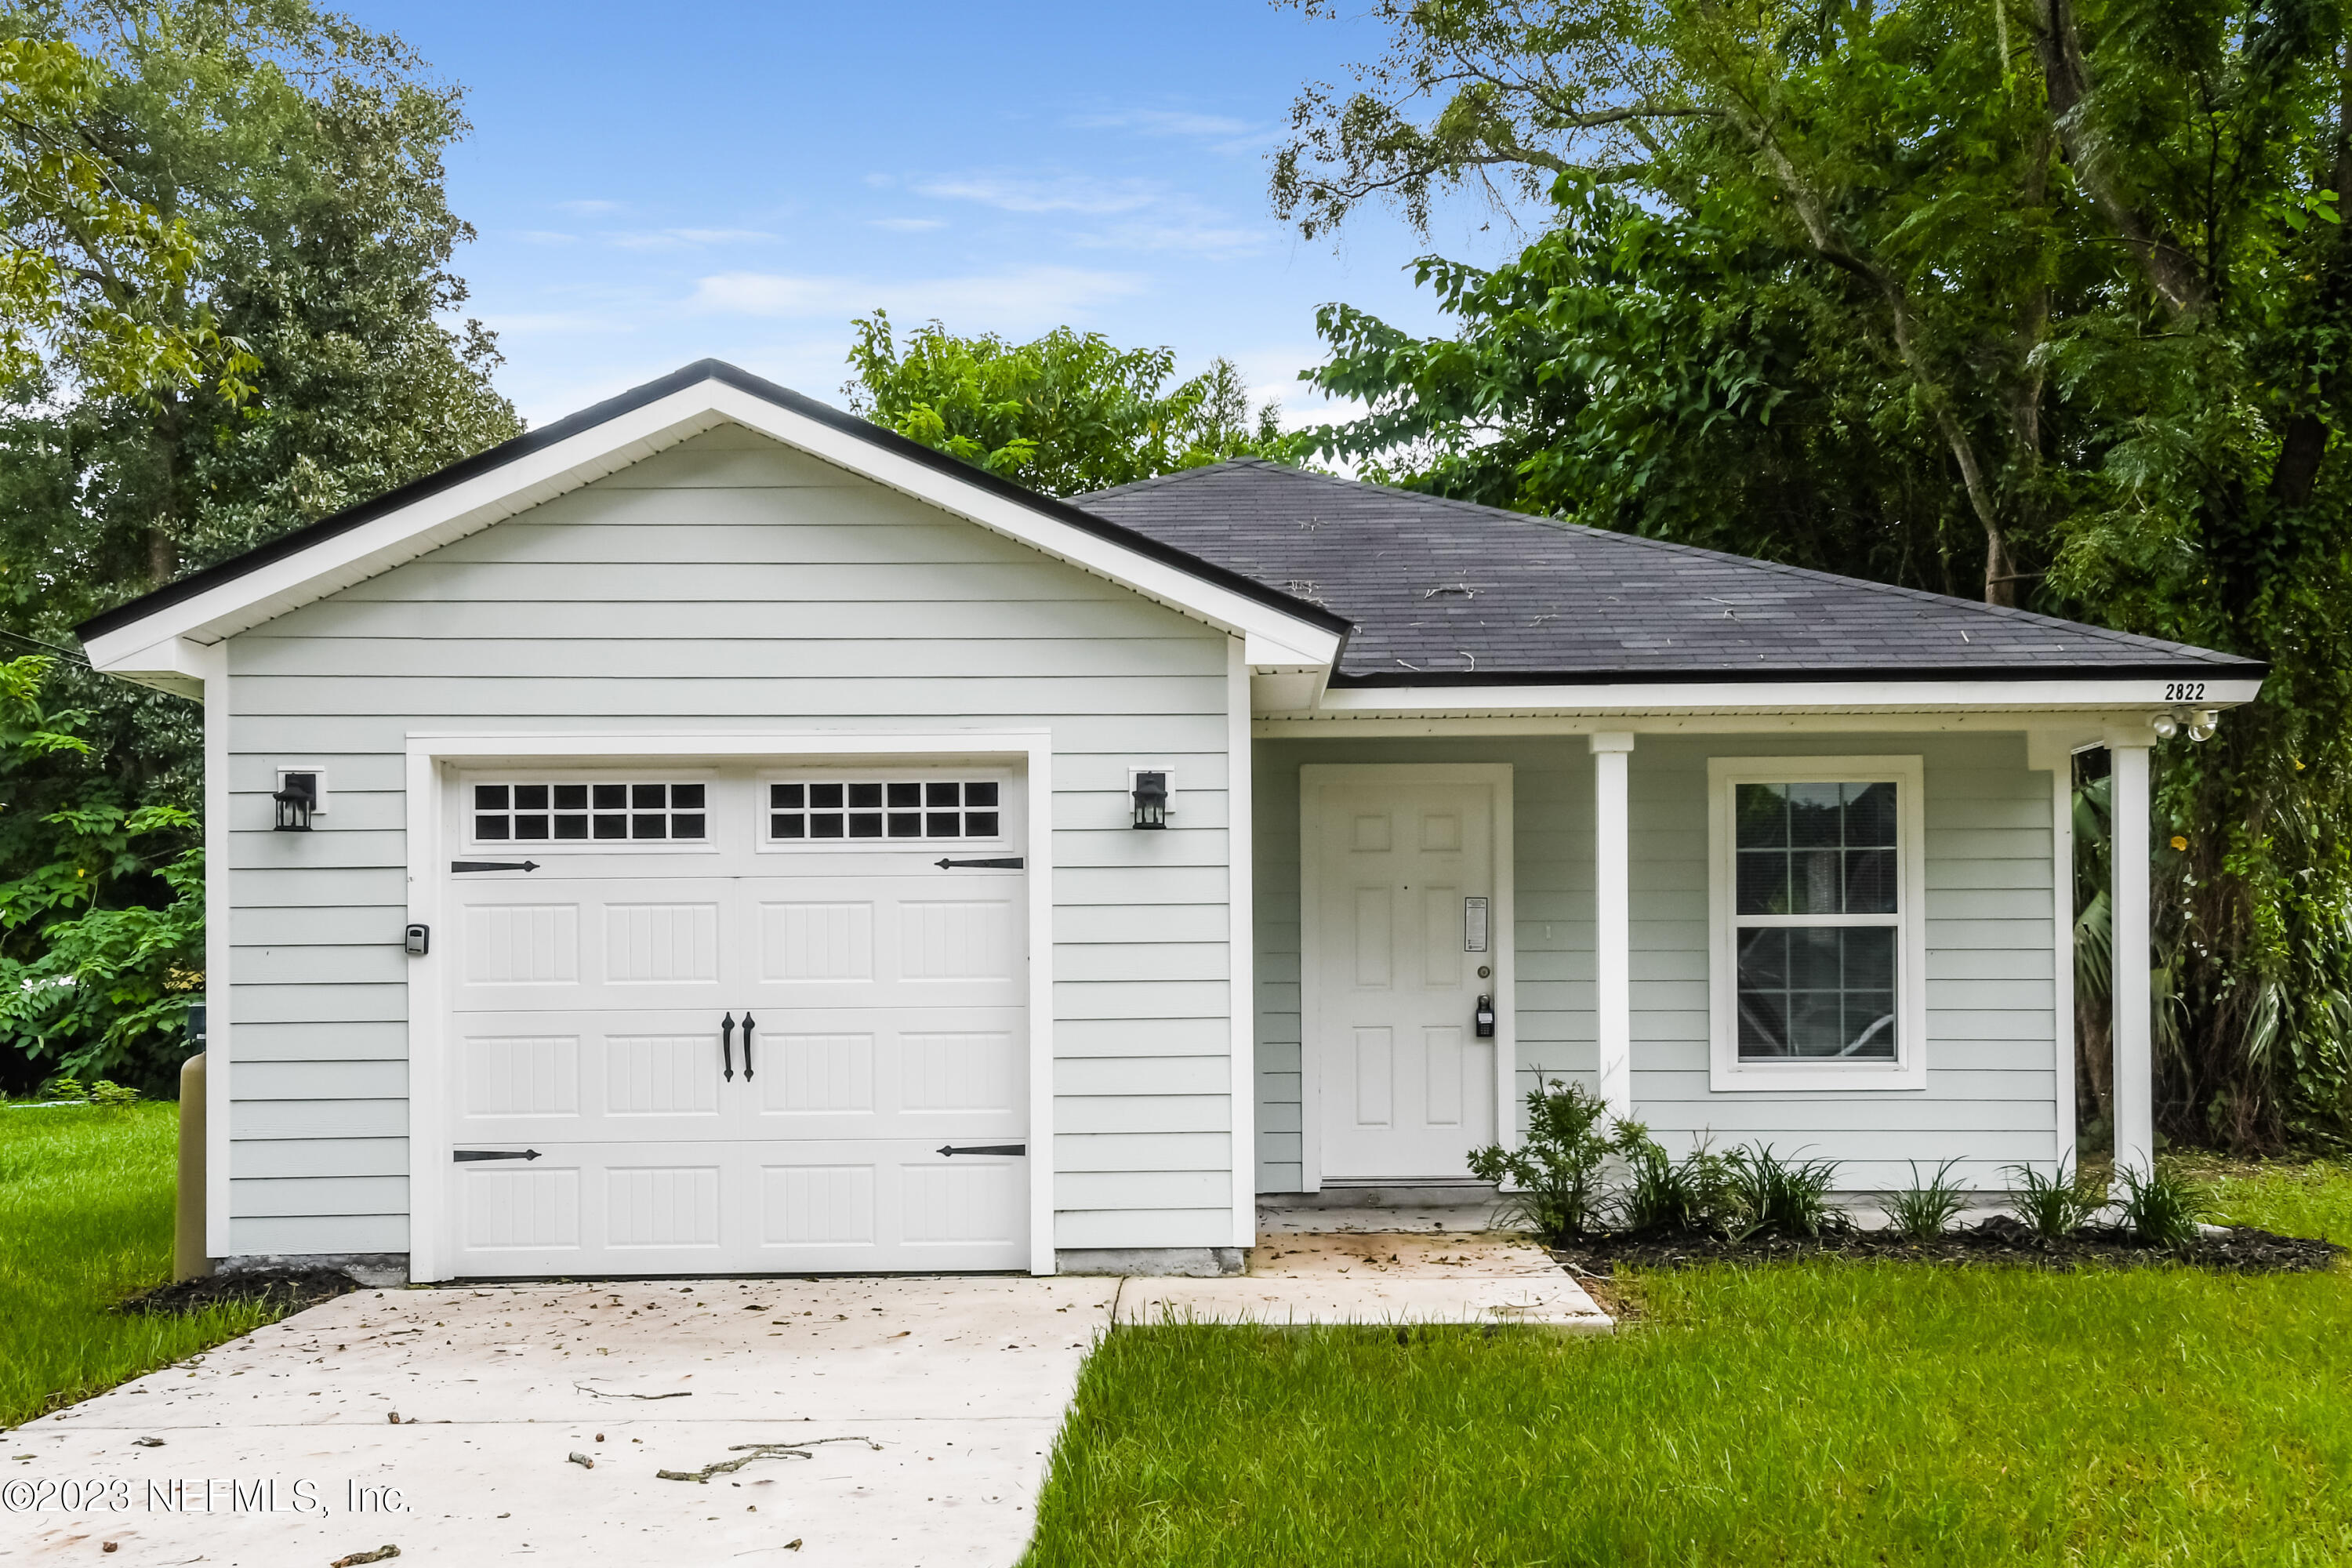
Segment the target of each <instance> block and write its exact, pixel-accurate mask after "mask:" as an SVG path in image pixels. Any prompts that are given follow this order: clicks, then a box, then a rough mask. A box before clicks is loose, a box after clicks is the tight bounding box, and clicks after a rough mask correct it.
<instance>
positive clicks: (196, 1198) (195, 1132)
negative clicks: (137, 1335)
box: [172, 1051, 213, 1280]
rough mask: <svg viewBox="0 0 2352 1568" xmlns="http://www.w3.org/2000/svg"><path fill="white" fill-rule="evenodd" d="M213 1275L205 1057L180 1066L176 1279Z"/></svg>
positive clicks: (198, 1056) (174, 1245)
mask: <svg viewBox="0 0 2352 1568" xmlns="http://www.w3.org/2000/svg"><path fill="white" fill-rule="evenodd" d="M212 1271H213V1260H212V1258H211V1256H210V1255H209V1254H208V1253H207V1252H206V1251H205V1053H204V1052H202V1051H198V1052H197V1053H196V1054H195V1055H194V1056H192V1057H190V1058H188V1059H187V1060H186V1061H185V1062H183V1063H182V1064H181V1065H180V1192H179V1209H178V1224H177V1226H175V1227H174V1229H173V1233H172V1278H173V1279H174V1280H180V1279H203V1278H204V1277H205V1276H206V1275H209V1274H210V1273H211V1272H212Z"/></svg>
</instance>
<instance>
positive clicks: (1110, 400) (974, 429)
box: [842, 310, 1295, 496]
mask: <svg viewBox="0 0 2352 1568" xmlns="http://www.w3.org/2000/svg"><path fill="white" fill-rule="evenodd" d="M854 325H855V327H856V333H857V341H856V342H855V343H854V344H853V345H852V346H851V348H850V352H849V363H850V366H851V368H852V369H853V370H854V371H855V372H856V376H855V378H854V379H853V380H851V381H850V382H849V383H848V384H846V385H845V386H844V387H843V388H842V391H843V394H844V395H845V396H846V397H847V398H848V400H849V405H850V407H851V408H852V409H853V410H855V411H856V413H858V414H860V415H862V416H865V417H866V418H867V419H870V420H872V421H874V423H876V424H877V425H880V426H883V427H884V428H886V429H889V430H895V431H897V432H898V434H899V435H901V436H904V437H908V439H909V440H914V441H919V442H921V443H922V444H923V445H924V446H926V447H935V448H937V449H938V450H940V451H943V452H948V453H951V454H952V455H954V456H955V457H958V458H962V459H963V460H964V461H965V462H967V463H970V464H971V465H972V466H973V467H975V468H984V469H986V470H987V471H988V472H990V473H992V474H1000V475H1003V477H1005V478H1007V479H1017V480H1019V481H1020V482H1021V483H1023V484H1024V485H1027V486H1028V487H1029V488H1030V489H1035V490H1042V491H1044V492H1045V494H1047V495H1053V496H1070V495H1079V494H1083V493H1085V492H1086V491H1088V490H1098V489H1109V488H1110V487H1111V486H1113V485H1123V484H1127V483H1129V482H1130V481H1132V480H1135V479H1150V478H1152V477H1153V476H1154V475H1158V474H1165V473H1170V472H1172V471H1174V470H1175V469H1178V468H1197V467H1199V466H1200V465H1202V464H1203V463H1216V462H1223V461H1224V460H1226V459H1228V458H1241V457H1275V458H1280V457H1284V456H1286V454H1287V453H1288V452H1289V451H1290V449H1291V447H1293V445H1295V442H1294V441H1293V440H1292V439H1291V438H1289V437H1285V436H1284V435H1283V434H1282V432H1281V430H1280V428H1279V426H1278V425H1277V422H1276V416H1277V415H1278V414H1279V412H1280V409H1279V406H1278V405H1276V404H1274V403H1268V404H1266V405H1265V406H1264V407H1262V408H1260V409H1259V410H1258V411H1257V415H1256V419H1255V426H1253V424H1252V421H1251V416H1250V408H1249V395H1248V392H1247V389H1246V388H1244V386H1243V385H1242V381H1241V373H1240V371H1239V370H1238V369H1236V368H1235V367H1234V363H1233V362H1232V361H1230V360H1223V359H1221V360H1218V361H1216V362H1215V363H1213V364H1212V365H1211V366H1210V367H1209V368H1208V369H1207V370H1206V371H1204V372H1202V374H1199V375H1196V376H1193V377H1192V378H1191V379H1189V380H1186V381H1181V382H1176V383H1175V384H1173V385H1171V384H1170V382H1171V378H1172V377H1173V376H1174V375H1175V374H1176V354H1175V351H1174V350H1172V349H1167V348H1150V349H1122V348H1118V347H1116V346H1115V345H1113V344H1112V343H1111V342H1110V341H1109V340H1108V339H1107V338H1105V337H1104V336H1103V335H1102V334H1101V333H1099V332H1079V331H1074V330H1072V329H1071V328H1068V327H1056V328H1055V329H1054V330H1053V331H1050V332H1047V333H1046V334H1045V336H1043V337H1041V338H1038V339H1035V340H1034V341H1033V342H1025V343H1015V342H1010V341H1008V340H1006V339H1004V338H1001V337H996V336H993V335H982V336H980V337H958V336H956V335H955V334H953V333H951V332H950V331H948V330H947V329H946V328H945V327H944V326H942V325H941V324H940V323H939V322H937V321H932V322H929V323H928V324H926V325H924V326H921V327H918V328H917V329H915V331H912V332H909V333H908V335H907V338H906V341H905V342H904V344H903V345H902V344H901V343H900V342H898V338H897V337H896V335H895V334H894V332H893V331H892V330H891V326H890V318H889V316H888V315H887V314H886V313H885V312H883V311H880V310H877V311H875V312H874V314H873V315H872V316H870V317H867V318H864V319H862V320H860V321H856V323H854Z"/></svg>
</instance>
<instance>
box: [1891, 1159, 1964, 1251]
mask: <svg viewBox="0 0 2352 1568" xmlns="http://www.w3.org/2000/svg"><path fill="white" fill-rule="evenodd" d="M1958 1163H1959V1161H1958V1160H1956V1159H1955V1160H1947V1161H1945V1162H1944V1163H1942V1164H1940V1165H1938V1166H1937V1167H1936V1173H1935V1175H1934V1176H1933V1177H1932V1178H1930V1179H1929V1180H1928V1182H1927V1184H1926V1185H1924V1186H1923V1185H1921V1184H1920V1182H1919V1165H1918V1163H1917V1162H1916V1161H1913V1162H1912V1163H1911V1184H1910V1186H1908V1187H1906V1188H1905V1189H1904V1190H1903V1191H1902V1192H1899V1193H1897V1194H1895V1198H1894V1201H1893V1202H1891V1203H1889V1204H1888V1205H1886V1217H1887V1219H1888V1220H1889V1221H1890V1222H1891V1223H1892V1224H1893V1225H1894V1227H1895V1234H1896V1235H1898V1236H1901V1237H1904V1238H1905V1239H1906V1240H1910V1241H1932V1240H1934V1239H1935V1238H1936V1237H1939V1236H1941V1235H1943V1234H1944V1228H1945V1227H1946V1226H1948V1225H1950V1224H1951V1223H1952V1220H1953V1217H1954V1216H1955V1215H1958V1213H1959V1212H1960V1210H1961V1209H1963V1208H1965V1207H1967V1206H1968V1201H1969V1200H1968V1194H1965V1193H1963V1192H1962V1191H1961V1190H1960V1188H1959V1187H1958V1185H1957V1184H1954V1183H1953V1182H1952V1180H1951V1172H1952V1167H1953V1166H1955V1165H1957V1164H1958Z"/></svg>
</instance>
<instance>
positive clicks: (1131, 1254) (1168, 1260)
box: [1054, 1247, 1242, 1279]
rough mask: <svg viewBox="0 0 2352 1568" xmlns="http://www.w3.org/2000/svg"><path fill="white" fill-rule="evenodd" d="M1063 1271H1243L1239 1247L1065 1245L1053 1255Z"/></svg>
mask: <svg viewBox="0 0 2352 1568" xmlns="http://www.w3.org/2000/svg"><path fill="white" fill-rule="evenodd" d="M1054 1266H1055V1268H1056V1269H1057V1270H1059V1271H1060V1272H1062V1273H1064V1274H1118V1275H1141V1276H1144V1277H1147V1278H1150V1279H1168V1278H1171V1277H1173V1278H1181V1279H1219V1278H1222V1277H1223V1276H1224V1275H1228V1274H1239V1273H1240V1272H1241V1271H1242V1249H1241V1248H1240V1247H1062V1248H1060V1249H1058V1250H1057V1251H1055V1254H1054Z"/></svg>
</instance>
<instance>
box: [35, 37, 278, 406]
mask: <svg viewBox="0 0 2352 1568" xmlns="http://www.w3.org/2000/svg"><path fill="white" fill-rule="evenodd" d="M117 86H119V83H118V82H117V81H116V80H115V79H114V78H113V74H112V72H111V69H110V67H109V65H108V64H107V63H106V62H105V61H102V60H100V59H95V58H91V57H90V56H89V55H88V54H85V53H84V52H83V51H82V50H81V49H80V48H79V47H77V46H76V45H75V43H74V42H73V41H72V40H71V39H69V38H56V37H49V38H44V37H0V383H6V382H14V381H18V380H21V379H24V378H26V377H29V376H37V375H39V374H42V373H43V372H44V371H45V370H47V369H48V368H49V367H51V366H52V365H60V366H69V367H70V369H71V373H72V374H73V376H74V378H75V379H76V380H77V381H78V382H79V383H80V384H82V385H85V386H87V387H89V388H91V389H93V390H95V391H98V392H100V393H106V394H111V395H127V396H131V397H143V396H147V395H152V393H153V392H155V391H156V390H157V389H159V388H172V389H182V388H186V387H190V386H194V385H196V384H200V383H202V382H203V381H205V379H206V377H207V376H208V375H209V376H212V377H214V378H215V390H217V391H218V392H220V393H221V394H222V395H224V396H225V397H228V398H231V399H234V398H235V397H236V396H237V395H240V394H241V393H242V392H243V391H244V390H245V387H244V384H243V382H242V380H241V379H240V377H241V376H242V375H243V374H245V373H246V372H248V371H250V370H251V369H252V368H253V360H252V356H251V355H250V354H248V353H246V352H245V351H244V347H243V345H242V344H239V343H237V342H236V341H235V340H234V339H228V340H224V339H223V338H222V337H221V335H220V334H219V332H218V331H216V330H215V322H214V320H213V317H212V313H211V311H210V310H209V309H208V308H206V307H205V306H204V305H202V304H199V305H197V306H195V307H194V309H193V310H173V309H172V308H171V306H170V304H169V301H171V300H174V299H175V298H176V297H179V296H183V295H184V294H185V293H186V292H187V289H188V285H189V280H190V278H191V276H192V275H193V274H194V271H195V269H196V266H197V261H198V258H199V255H200V253H201V248H202V247H201V244H200V242H199V240H198V238H197V237H196V235H195V233H194V231H193V230H192V229H191V228H190V227H189V226H188V224H187V221H186V220H185V219H184V217H182V216H179V215H177V214H173V215H172V216H164V215H163V213H161V212H158V211H157V210H156V209H155V208H154V207H153V206H152V205H148V204H147V203H146V202H144V201H142V200H141V199H140V198H139V197H137V196H135V195H130V194H127V193H126V192H125V191H124V190H123V188H122V187H121V184H120V183H119V182H117V181H116V180H115V179H114V178H113V173H114V171H113V170H112V169H111V168H110V166H109V164H108V163H107V160H106V159H105V157H104V156H103V155H102V154H100V153H97V152H95V151H94V150H93V149H92V148H91V147H90V145H89V142H88V141H87V140H86V139H85V138H84V136H83V135H82V133H81V132H82V128H83V126H84V125H85V124H86V123H87V122H88V121H89V117H90V115H91V114H92V112H93V111H94V110H96V109H97V106H98V105H99V104H100V102H101V101H102V100H104V99H105V98H106V97H107V96H108V94H109V92H110V90H111V89H114V88H116V87H117Z"/></svg>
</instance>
